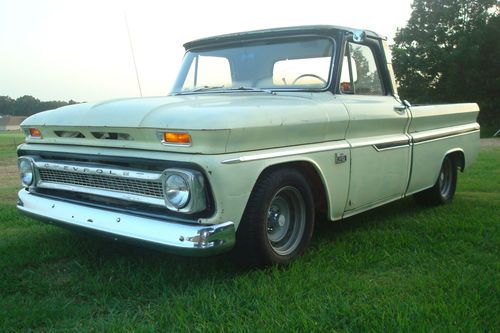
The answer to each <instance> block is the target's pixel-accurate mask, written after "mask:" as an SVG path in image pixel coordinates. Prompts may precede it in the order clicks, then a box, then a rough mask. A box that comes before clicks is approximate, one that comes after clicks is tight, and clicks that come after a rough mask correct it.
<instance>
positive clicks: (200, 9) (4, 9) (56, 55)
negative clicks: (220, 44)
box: [0, 0, 411, 101]
mask: <svg viewBox="0 0 500 333" xmlns="http://www.w3.org/2000/svg"><path fill="white" fill-rule="evenodd" d="M410 12H411V0H393V1H389V0H378V1H374V0H350V1H347V0H345V1H337V0H329V1H319V0H307V1H292V0H286V1H281V0H274V1H273V0H252V1H235V0H229V1H227V0H205V1H198V0H190V1H168V0H142V1H138V0H135V1H134V0H121V1H120V0H0V96H4V95H7V96H10V97H12V98H17V97H20V96H23V95H32V96H34V97H36V98H39V99H40V100H44V101H48V100H70V99H73V100H75V101H98V100H104V99H110V98H117V97H135V96H139V88H138V84H137V78H136V74H135V69H134V63H133V58H132V52H131V48H130V43H129V37H128V33H127V25H126V19H125V17H126V18H127V21H128V26H129V29H130V37H131V40H132V45H133V50H134V54H135V59H136V64H137V69H138V73H139V80H140V84H141V87H142V94H143V96H161V95H166V94H167V93H168V92H169V91H170V88H171V87H172V84H173V82H174V80H175V77H176V75H177V72H178V69H179V67H180V64H181V61H182V58H183V56H184V52H185V51H184V48H183V47H182V44H183V43H185V42H187V41H190V40H193V39H197V38H201V37H208V36H213V35H218V34H224V33H231V32H239V31H247V30H255V29H266V28H276V27H285V26H296V25H308V24H331V25H342V26H350V27H354V28H363V29H369V30H373V31H376V32H378V33H380V34H382V35H384V36H387V37H388V38H389V42H391V40H392V38H393V37H394V34H395V33H396V29H397V28H398V27H403V26H405V25H406V22H407V20H408V19H409V17H410Z"/></svg>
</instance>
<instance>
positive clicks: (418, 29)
mask: <svg viewBox="0 0 500 333" xmlns="http://www.w3.org/2000/svg"><path fill="white" fill-rule="evenodd" d="M499 14H500V5H499V2H498V1H496V0H414V2H413V4H412V14H411V17H410V19H409V20H408V24H407V25H406V27H404V28H401V29H398V31H397V32H396V36H395V38H394V45H393V47H392V55H393V66H394V71H395V74H396V77H397V79H398V83H399V95H400V96H401V97H402V98H403V99H408V100H409V101H410V102H411V103H412V104H419V103H427V104H429V103H460V102H477V103H478V104H479V106H480V108H481V112H480V115H479V122H480V124H481V125H482V127H483V130H484V129H488V130H490V131H496V130H498V129H500V117H499V112H498V105H499V104H500V60H499V59H500V43H499V42H498V36H500V15H499Z"/></svg>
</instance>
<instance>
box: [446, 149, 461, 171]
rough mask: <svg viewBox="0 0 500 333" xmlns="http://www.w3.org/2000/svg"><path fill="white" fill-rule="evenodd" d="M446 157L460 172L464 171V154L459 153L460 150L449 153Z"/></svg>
mask: <svg viewBox="0 0 500 333" xmlns="http://www.w3.org/2000/svg"><path fill="white" fill-rule="evenodd" d="M446 156H450V157H451V158H452V159H453V160H454V161H455V163H456V165H457V166H458V168H459V169H460V171H462V172H463V171H464V169H465V155H464V152H463V151H461V150H456V151H453V152H449V153H447V154H446Z"/></svg>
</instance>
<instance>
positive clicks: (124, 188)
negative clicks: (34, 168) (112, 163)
mask: <svg viewBox="0 0 500 333" xmlns="http://www.w3.org/2000/svg"><path fill="white" fill-rule="evenodd" d="M38 172H39V175H40V180H41V181H42V182H48V183H55V184H65V185H73V186H83V187H88V188H98V189H102V190H108V191H115V192H121V193H128V194H134V195H140V196H147V197H153V198H158V199H163V197H164V196H163V187H162V184H161V183H160V182H154V181H148V180H138V179H130V178H123V177H112V176H105V175H95V174H84V173H76V172H69V171H63V170H50V169H41V168H40V169H38Z"/></svg>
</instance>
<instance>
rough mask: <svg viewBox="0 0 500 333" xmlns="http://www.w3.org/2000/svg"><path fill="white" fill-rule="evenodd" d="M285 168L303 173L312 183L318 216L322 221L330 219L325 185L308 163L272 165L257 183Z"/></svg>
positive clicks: (264, 171) (316, 171)
mask: <svg viewBox="0 0 500 333" xmlns="http://www.w3.org/2000/svg"><path fill="white" fill-rule="evenodd" d="M283 168H290V169H296V170H298V171H299V172H300V173H302V174H303V175H304V177H306V179H307V180H308V181H309V182H310V186H311V191H312V192H313V196H314V203H315V208H316V216H317V217H318V216H320V218H321V219H326V218H328V215H327V212H328V201H327V197H326V190H325V185H324V184H323V181H322V180H321V177H320V175H319V173H318V170H317V169H316V168H315V167H314V165H313V164H312V163H310V162H306V161H294V162H286V163H280V164H275V165H271V166H268V167H267V168H265V169H264V170H263V171H262V173H261V174H260V176H259V178H258V179H257V181H259V180H260V178H261V177H262V176H263V175H266V174H268V173H270V172H273V171H275V170H277V169H283Z"/></svg>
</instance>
